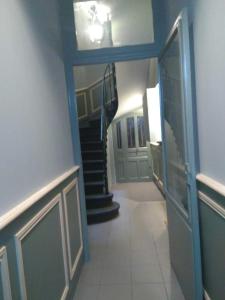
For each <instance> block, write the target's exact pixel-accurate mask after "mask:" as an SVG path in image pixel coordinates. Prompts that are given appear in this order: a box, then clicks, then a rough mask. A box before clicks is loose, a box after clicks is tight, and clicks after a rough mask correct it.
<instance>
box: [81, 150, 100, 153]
mask: <svg viewBox="0 0 225 300" xmlns="http://www.w3.org/2000/svg"><path fill="white" fill-rule="evenodd" d="M102 152H103V150H83V151H82V153H102Z"/></svg>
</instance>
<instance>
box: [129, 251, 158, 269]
mask: <svg viewBox="0 0 225 300" xmlns="http://www.w3.org/2000/svg"><path fill="white" fill-rule="evenodd" d="M151 263H159V260H158V255H157V252H156V250H155V248H154V247H152V248H149V250H135V251H132V252H131V264H132V265H145V264H151Z"/></svg>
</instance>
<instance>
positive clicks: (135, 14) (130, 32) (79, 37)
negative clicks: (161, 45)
mask: <svg viewBox="0 0 225 300" xmlns="http://www.w3.org/2000/svg"><path fill="white" fill-rule="evenodd" d="M74 17H75V27H76V41H77V50H91V49H99V48H111V47H121V46H130V45H140V44H150V43H154V28H153V13H152V2H151V0H138V1H137V0H122V1H118V0H102V1H81V0H80V1H79V0H78V1H77V0H74Z"/></svg>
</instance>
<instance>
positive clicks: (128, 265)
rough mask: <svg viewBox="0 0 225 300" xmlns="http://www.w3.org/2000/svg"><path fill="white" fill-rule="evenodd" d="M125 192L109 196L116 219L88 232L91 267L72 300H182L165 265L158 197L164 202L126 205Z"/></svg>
mask: <svg viewBox="0 0 225 300" xmlns="http://www.w3.org/2000/svg"><path fill="white" fill-rule="evenodd" d="M134 184H135V183H134ZM149 184H150V185H151V184H152V183H146V188H147V187H148V185H149ZM123 187H124V188H126V189H127V188H129V185H127V184H126V185H124V186H123V185H117V186H115V189H114V191H113V193H114V200H115V201H117V202H119V203H120V205H121V209H120V216H119V217H118V218H117V219H115V220H113V221H110V222H107V223H103V224H98V225H92V226H89V236H90V252H91V261H90V262H89V263H86V264H85V266H84V268H83V271H82V274H81V277H80V280H79V284H78V289H77V293H76V296H75V299H74V300H184V297H183V295H182V292H181V290H180V287H179V284H178V282H177V280H176V276H175V274H174V273H173V271H172V270H171V267H170V262H169V242H168V233H167V226H166V213H165V202H164V201H163V199H162V197H161V195H160V193H159V192H158V194H157V192H154V197H155V195H156V196H157V199H158V200H160V199H161V200H162V201H154V199H152V200H153V201H143V200H141V199H140V201H138V199H137V198H135V199H134V198H133V199H130V198H128V196H127V193H126V191H124V189H123ZM129 197H130V196H129ZM149 197H150V198H151V194H150V195H149Z"/></svg>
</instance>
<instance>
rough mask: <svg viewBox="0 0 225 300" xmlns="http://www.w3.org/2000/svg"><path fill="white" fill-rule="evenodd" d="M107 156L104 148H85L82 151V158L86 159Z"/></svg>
mask: <svg viewBox="0 0 225 300" xmlns="http://www.w3.org/2000/svg"><path fill="white" fill-rule="evenodd" d="M104 156H105V153H104V151H103V149H97V150H83V151H82V158H83V159H84V160H85V159H86V160H88V159H103V158H104Z"/></svg>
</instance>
